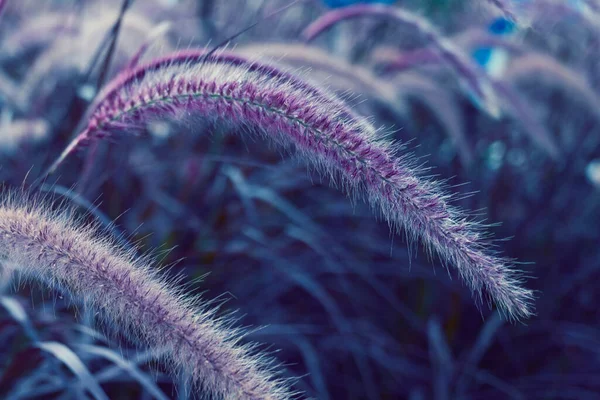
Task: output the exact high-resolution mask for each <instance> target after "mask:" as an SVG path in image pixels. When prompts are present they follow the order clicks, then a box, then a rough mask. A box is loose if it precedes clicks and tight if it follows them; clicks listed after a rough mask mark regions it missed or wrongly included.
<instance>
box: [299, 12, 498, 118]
mask: <svg viewBox="0 0 600 400" xmlns="http://www.w3.org/2000/svg"><path fill="white" fill-rule="evenodd" d="M362 17H380V18H389V19H392V20H394V21H397V22H400V23H402V24H405V25H408V26H410V27H411V28H414V29H415V30H416V31H417V32H418V33H419V34H421V35H422V36H423V37H424V38H425V39H427V41H428V42H430V43H431V45H432V46H433V47H434V49H435V50H437V52H438V53H439V55H440V57H441V58H442V59H443V61H444V62H445V63H447V64H448V66H450V67H451V68H452V69H453V70H454V71H455V73H456V75H457V76H458V78H459V79H460V80H461V82H462V83H463V84H464V85H466V86H467V87H468V88H469V90H470V91H471V92H472V93H473V96H475V98H476V100H477V101H478V102H479V103H480V106H481V108H482V109H484V110H485V111H486V112H487V113H488V114H489V115H490V116H492V117H494V118H497V117H499V116H500V109H499V105H498V100H497V99H496V95H495V93H494V90H493V88H492V86H491V85H490V82H489V79H488V77H487V76H486V74H485V72H484V71H483V70H482V69H481V68H479V67H478V66H477V65H475V64H474V63H473V62H472V61H471V60H470V58H469V56H468V55H467V54H465V53H464V52H463V51H462V50H461V49H460V48H459V47H457V46H455V45H454V43H452V41H451V40H450V39H448V38H445V37H444V36H442V34H441V33H439V32H438V31H437V29H436V28H435V27H434V26H433V25H431V24H430V23H429V22H428V21H427V20H426V19H424V18H422V17H419V16H418V15H416V14H413V13H411V12H409V11H406V10H403V9H402V8H399V7H394V6H387V5H384V4H359V5H354V6H349V7H344V8H340V9H335V10H332V11H329V12H327V13H325V14H324V15H322V16H321V17H319V18H318V19H317V20H316V21H314V22H313V23H312V24H310V25H309V26H308V27H307V28H306V29H305V30H304V32H302V36H303V37H304V39H305V40H306V41H307V42H308V41H312V40H314V39H315V38H316V37H317V36H319V35H320V34H321V33H323V32H325V31H327V30H329V29H330V28H332V27H333V26H335V25H336V24H338V23H340V22H342V21H346V20H349V19H354V18H362Z"/></svg>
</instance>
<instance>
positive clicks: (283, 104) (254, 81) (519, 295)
mask: <svg viewBox="0 0 600 400" xmlns="http://www.w3.org/2000/svg"><path fill="white" fill-rule="evenodd" d="M173 59H174V60H175V61H174V62H169V61H168V57H167V58H165V59H162V61H161V62H159V63H157V62H153V63H149V64H147V65H145V66H140V67H138V68H136V69H135V70H133V71H129V72H128V73H127V75H126V76H124V77H119V78H117V79H116V80H115V81H114V82H113V83H110V84H109V85H108V86H107V89H106V90H105V91H104V92H103V95H101V97H100V98H99V99H98V101H97V102H96V103H95V105H94V107H93V109H92V111H91V113H90V116H89V119H88V121H89V122H88V125H87V127H85V128H84V130H83V131H82V132H81V133H80V135H79V136H78V137H77V138H76V139H75V140H74V141H73V142H71V144H69V146H68V147H67V148H66V149H65V151H64V152H63V153H62V155H61V156H60V157H59V159H58V160H57V161H56V162H55V163H54V164H53V167H52V168H51V169H50V171H52V170H54V169H55V168H56V167H57V166H59V165H60V164H61V162H62V161H63V160H64V158H65V157H66V156H67V155H69V154H71V153H72V152H73V151H74V150H76V149H77V148H79V147H80V146H81V145H82V144H84V143H86V142H89V141H90V140H94V139H98V138H102V137H104V136H107V135H110V134H113V133H117V132H124V133H132V132H139V131H144V130H145V126H146V124H147V123H148V122H151V121H153V120H164V119H165V118H171V119H175V120H181V119H186V118H187V119H189V118H195V119H196V121H204V122H208V123H210V124H218V125H219V126H223V127H226V128H231V129H226V131H234V132H240V133H243V132H249V133H257V134H259V135H260V136H264V137H268V138H270V139H271V140H273V141H274V142H276V143H278V144H280V145H282V146H283V147H284V148H293V149H295V150H296V151H297V153H298V154H299V156H300V158H301V159H303V160H305V161H308V162H309V163H310V164H311V165H313V166H315V167H316V168H317V170H318V171H321V172H325V173H328V174H329V175H330V176H331V177H332V181H333V182H340V185H341V187H342V188H344V189H345V190H346V191H347V192H348V193H349V194H350V195H351V196H353V197H355V198H356V197H364V198H366V199H367V200H368V202H369V203H370V204H371V205H372V206H373V207H374V208H376V209H378V210H379V211H380V212H381V213H382V214H383V216H384V217H385V218H386V219H387V221H388V222H389V223H390V225H392V226H393V227H394V228H396V229H400V228H404V229H405V230H406V232H407V236H408V237H409V238H410V239H411V240H414V239H417V238H419V237H420V238H421V239H422V240H423V241H424V242H425V244H426V246H427V248H428V250H429V252H430V254H433V252H436V253H437V254H439V255H440V257H441V259H442V261H443V263H444V264H448V265H454V266H455V267H456V268H457V270H458V273H459V275H460V276H461V277H462V278H463V279H464V281H465V282H466V283H467V284H468V286H469V287H470V288H471V289H472V291H473V293H474V296H475V299H476V301H477V303H481V302H482V301H483V297H484V295H485V296H486V297H487V299H488V302H491V301H494V302H495V303H496V304H497V305H498V307H499V308H500V309H501V310H502V311H503V312H504V313H505V314H506V315H508V317H509V318H516V319H518V318H525V317H528V316H530V315H531V313H532V310H531V304H530V303H531V299H532V293H531V292H530V291H529V290H526V289H523V288H522V287H521V286H520V283H521V279H520V277H519V273H518V272H517V271H516V270H514V269H512V268H511V266H510V265H509V263H508V262H507V261H506V260H504V259H501V258H499V257H496V256H495V255H494V254H493V253H492V252H491V251H489V249H488V248H487V244H486V242H485V240H484V235H483V234H482V233H481V231H480V227H479V226H478V225H476V224H474V223H472V222H470V221H468V219H467V218H465V216H464V215H463V214H462V213H461V212H459V211H458V210H457V209H455V208H454V207H451V206H450V205H449V204H448V202H447V200H448V199H449V196H448V195H445V194H443V193H442V192H441V191H440V189H439V187H438V185H436V184H435V183H434V182H431V181H428V180H426V179H424V178H421V177H419V176H418V175H417V172H416V171H415V169H413V167H412V165H413V163H412V161H411V159H410V158H409V157H408V156H398V155H397V151H396V150H397V146H394V145H393V144H392V143H390V142H389V141H387V140H385V138H383V137H381V135H377V131H376V129H374V128H373V126H372V125H371V124H370V123H369V122H368V121H367V120H366V119H365V118H360V117H354V116H352V115H350V114H348V113H347V112H346V109H345V108H344V107H343V105H341V103H340V101H339V100H338V99H336V98H335V97H333V96H330V95H328V94H326V93H324V92H322V91H320V90H318V89H316V88H312V89H311V86H310V85H309V84H307V83H305V82H304V81H302V80H300V79H299V78H296V77H293V76H288V75H286V74H282V73H278V72H277V70H275V69H274V68H273V67H269V66H263V65H262V64H260V63H258V62H255V63H252V64H249V63H246V64H243V63H241V62H240V61H239V59H234V60H237V61H236V62H224V59H227V57H222V58H220V59H219V58H218V57H216V58H213V57H208V58H206V59H200V60H194V61H185V59H182V58H181V56H180V55H178V54H175V55H174V56H173Z"/></svg>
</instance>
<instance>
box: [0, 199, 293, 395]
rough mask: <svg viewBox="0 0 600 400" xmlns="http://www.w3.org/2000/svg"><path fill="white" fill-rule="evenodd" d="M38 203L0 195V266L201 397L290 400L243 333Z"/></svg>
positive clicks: (146, 265) (98, 235) (144, 264)
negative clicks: (84, 313) (103, 328)
mask: <svg viewBox="0 0 600 400" xmlns="http://www.w3.org/2000/svg"><path fill="white" fill-rule="evenodd" d="M45 203H46V202H43V201H39V200H38V201H36V200H33V201H31V200H24V199H23V198H22V196H20V195H15V194H8V193H2V200H1V201H0V268H1V269H3V270H7V271H13V270H14V271H18V272H21V273H22V274H23V276H25V277H27V278H30V279H35V280H37V281H40V282H42V283H45V284H47V285H49V286H50V287H52V288H56V289H59V290H61V291H64V292H67V293H69V294H71V295H72V296H73V298H75V299H78V300H81V301H83V302H84V304H86V305H88V306H89V307H91V308H92V309H94V310H97V311H99V312H100V313H101V315H102V318H103V319H105V320H107V321H108V322H109V323H110V324H111V325H114V326H115V328H116V329H118V330H119V331H120V332H122V333H124V334H126V335H127V336H129V337H130V338H131V339H132V340H133V341H134V342H135V343H139V344H143V345H146V346H148V348H149V349H150V350H154V351H156V353H157V355H160V356H161V357H163V358H164V359H165V361H167V362H169V363H171V364H173V366H175V367H176V370H178V371H182V372H184V373H185V376H187V377H188V378H189V379H190V381H191V382H192V383H193V384H194V385H195V387H196V388H197V389H198V394H199V395H200V397H201V398H211V399H253V400H258V399H290V398H294V394H293V393H292V392H291V391H290V390H289V385H288V384H287V383H286V382H285V381H284V380H281V379H279V378H276V376H275V373H274V371H273V368H274V364H273V362H272V361H270V360H269V359H268V358H265V356H264V355H261V354H259V353H257V352H256V351H255V350H254V349H253V346H252V345H250V344H246V345H244V344H242V343H240V340H241V338H242V334H243V332H242V331H241V330H239V329H234V328H231V322H230V321H228V320H227V319H223V318H216V316H215V309H214V308H209V307H208V306H207V304H206V303H204V304H203V303H202V302H201V301H200V299H199V298H191V297H189V296H185V295H183V294H182V291H181V289H178V288H177V287H176V286H175V285H174V284H173V283H170V282H169V281H167V280H165V278H162V277H161V276H160V275H159V274H158V272H157V271H158V268H157V266H155V265H153V264H152V263H151V262H150V261H149V260H148V259H147V258H143V257H142V258H140V257H138V256H136V255H135V254H134V252H133V251H127V250H125V249H123V248H122V247H120V246H119V245H117V244H116V242H115V241H114V240H113V239H111V238H110V237H107V235H106V234H105V233H104V232H102V231H101V230H100V229H98V228H97V227H95V226H90V225H89V224H88V225H86V224H83V223H80V222H78V221H75V220H73V219H72V218H71V216H70V214H69V213H68V212H65V211H52V210H53V207H49V204H45Z"/></svg>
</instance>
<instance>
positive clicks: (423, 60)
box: [372, 29, 528, 72]
mask: <svg viewBox="0 0 600 400" xmlns="http://www.w3.org/2000/svg"><path fill="white" fill-rule="evenodd" d="M452 41H453V42H454V43H456V44H457V45H458V46H460V47H461V48H463V49H466V50H469V51H471V50H474V49H476V48H478V47H495V48H499V49H503V50H506V51H508V52H509V53H511V54H514V55H522V54H524V53H525V52H527V51H528V49H527V48H526V47H525V46H524V45H523V44H520V43H515V42H514V41H512V40H510V39H506V38H502V37H498V36H497V35H492V34H490V33H488V32H486V31H485V30H483V29H468V30H466V31H464V32H461V33H459V34H457V35H454V36H453V37H452ZM372 58H373V60H374V61H373V63H374V64H375V65H376V66H377V67H378V68H379V69H381V70H382V71H384V72H398V71H404V70H406V69H411V68H416V67H421V66H427V65H428V64H440V63H442V62H443V59H442V57H441V56H440V54H439V52H437V51H436V50H435V49H433V48H428V47H424V48H420V49H416V50H411V51H406V52H401V51H399V50H397V49H395V48H392V47H380V48H377V49H375V50H374V51H373V56H372Z"/></svg>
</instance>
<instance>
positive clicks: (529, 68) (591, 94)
mask: <svg viewBox="0 0 600 400" xmlns="http://www.w3.org/2000/svg"><path fill="white" fill-rule="evenodd" d="M504 79H505V80H506V81H507V82H511V83H517V82H520V81H524V80H525V79H528V80H530V79H535V80H540V81H541V82H543V83H544V84H545V85H548V86H554V87H559V88H561V89H563V90H564V91H565V92H566V93H568V94H569V95H571V96H572V97H573V98H575V99H578V100H579V101H580V103H581V104H583V105H586V108H587V109H588V110H589V112H590V113H591V114H592V115H593V116H594V118H596V119H597V120H598V121H600V96H599V95H598V94H597V93H596V92H595V91H594V89H592V85H591V84H590V82H589V81H588V80H587V79H586V78H585V75H584V74H583V73H577V72H576V71H574V70H572V69H570V68H568V67H567V66H565V65H563V64H561V63H559V62H558V61H556V60H554V59H553V58H551V57H548V56H546V55H543V54H536V53H528V54H527V55H524V56H522V57H519V58H517V59H516V60H514V61H512V62H511V63H510V65H509V67H508V69H507V71H506V73H505V77H504Z"/></svg>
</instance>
